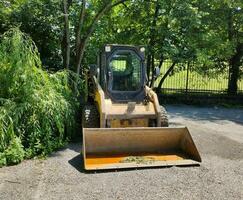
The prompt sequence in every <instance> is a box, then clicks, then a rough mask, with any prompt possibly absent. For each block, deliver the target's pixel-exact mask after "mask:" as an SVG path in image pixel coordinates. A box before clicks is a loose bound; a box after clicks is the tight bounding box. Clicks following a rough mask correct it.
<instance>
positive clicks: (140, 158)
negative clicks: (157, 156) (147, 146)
mask: <svg viewBox="0 0 243 200" xmlns="http://www.w3.org/2000/svg"><path fill="white" fill-rule="evenodd" d="M154 161H155V160H154V158H152V157H147V156H146V157H144V156H129V157H126V158H124V159H123V160H121V161H120V163H132V162H135V163H136V164H151V163H153V162H154Z"/></svg>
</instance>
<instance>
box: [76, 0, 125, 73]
mask: <svg viewBox="0 0 243 200" xmlns="http://www.w3.org/2000/svg"><path fill="white" fill-rule="evenodd" d="M125 1H128V0H119V1H117V2H115V3H113V4H112V2H110V3H107V4H105V5H104V6H103V7H102V8H101V9H100V10H99V12H98V13H97V14H96V15H95V17H94V19H93V21H92V23H91V25H90V26H89V28H88V29H87V32H86V34H85V36H84V37H83V39H82V41H80V44H79V47H78V52H77V63H76V69H77V74H80V68H81V62H82V59H83V55H84V51H85V48H86V45H87V42H88V40H89V38H90V36H91V35H92V33H93V32H94V30H95V26H96V24H97V22H98V21H99V20H100V18H101V17H102V16H103V15H104V14H105V12H107V11H108V10H110V9H111V8H113V7H115V6H118V5H119V4H121V3H124V2H125Z"/></svg>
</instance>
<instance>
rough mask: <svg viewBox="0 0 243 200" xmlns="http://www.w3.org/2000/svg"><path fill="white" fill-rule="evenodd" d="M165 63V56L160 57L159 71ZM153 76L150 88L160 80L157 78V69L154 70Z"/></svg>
mask: <svg viewBox="0 0 243 200" xmlns="http://www.w3.org/2000/svg"><path fill="white" fill-rule="evenodd" d="M163 62H164V59H163V56H161V57H160V61H159V65H158V68H159V69H161V67H162V65H163ZM152 73H153V74H152V80H151V83H150V86H149V87H151V88H152V87H154V82H155V81H156V79H157V78H158V77H155V74H154V73H155V69H154V71H153V72H152Z"/></svg>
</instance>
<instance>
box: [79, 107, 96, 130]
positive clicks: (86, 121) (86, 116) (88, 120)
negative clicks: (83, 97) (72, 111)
mask: <svg viewBox="0 0 243 200" xmlns="http://www.w3.org/2000/svg"><path fill="white" fill-rule="evenodd" d="M99 116H100V114H99V112H98V110H97V108H96V106H95V105H94V104H86V105H85V106H84V108H83V112H82V126H83V128H99V127H100V117H99Z"/></svg>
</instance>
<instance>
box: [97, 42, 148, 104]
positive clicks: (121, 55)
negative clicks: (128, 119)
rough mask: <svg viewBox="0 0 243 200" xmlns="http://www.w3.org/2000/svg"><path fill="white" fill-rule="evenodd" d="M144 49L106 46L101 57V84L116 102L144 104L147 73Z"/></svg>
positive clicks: (99, 64)
mask: <svg viewBox="0 0 243 200" xmlns="http://www.w3.org/2000/svg"><path fill="white" fill-rule="evenodd" d="M144 52H145V48H144V47H134V46H128V45H106V46H105V47H104V48H103V49H102V51H101V53H100V56H99V61H98V67H99V72H100V73H99V83H100V85H101V87H102V88H103V90H104V91H106V94H107V95H108V96H109V97H110V98H111V99H112V100H113V101H114V102H129V101H136V102H142V101H143V100H144V98H145V83H146V75H145V74H146V71H145V64H144V58H145V55H144Z"/></svg>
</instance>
